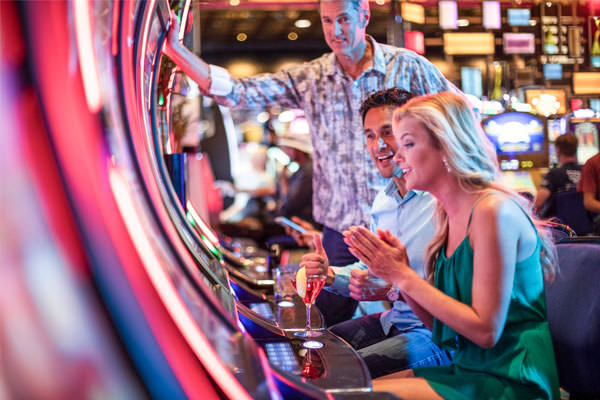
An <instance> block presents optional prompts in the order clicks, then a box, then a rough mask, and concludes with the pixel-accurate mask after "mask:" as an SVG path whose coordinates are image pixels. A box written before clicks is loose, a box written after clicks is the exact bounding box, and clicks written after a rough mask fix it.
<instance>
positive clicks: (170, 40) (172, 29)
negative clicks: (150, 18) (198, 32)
mask: <svg viewBox="0 0 600 400" xmlns="http://www.w3.org/2000/svg"><path fill="white" fill-rule="evenodd" d="M179 29H180V28H179V20H178V19H177V15H175V12H174V11H173V10H171V13H170V15H169V32H168V34H167V40H166V41H165V47H164V50H165V54H166V55H167V56H169V57H170V58H174V57H173V56H174V55H175V54H174V53H175V49H176V48H177V47H178V46H180V45H181V43H180V42H179Z"/></svg>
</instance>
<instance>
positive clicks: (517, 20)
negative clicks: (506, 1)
mask: <svg viewBox="0 0 600 400" xmlns="http://www.w3.org/2000/svg"><path fill="white" fill-rule="evenodd" d="M506 14H507V17H508V24H509V25H510V26H529V19H530V18H531V13H530V12H529V9H528V8H509V9H508V10H507V13H506Z"/></svg>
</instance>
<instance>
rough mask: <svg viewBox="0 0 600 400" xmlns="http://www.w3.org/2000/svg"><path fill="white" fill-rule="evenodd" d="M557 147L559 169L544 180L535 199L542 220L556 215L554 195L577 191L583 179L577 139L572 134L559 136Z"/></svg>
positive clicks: (548, 174)
mask: <svg viewBox="0 0 600 400" xmlns="http://www.w3.org/2000/svg"><path fill="white" fill-rule="evenodd" d="M554 145H555V146H556V158H557V159H558V165H559V167H557V168H552V169H551V170H550V171H549V172H548V173H547V174H546V175H545V176H544V179H543V180H542V183H541V184H540V188H539V189H538V191H537V195H536V197H535V202H534V207H535V209H536V210H537V214H538V215H539V216H540V217H542V218H549V217H553V216H554V215H556V210H555V205H554V202H553V195H555V194H556V193H558V192H564V191H568V190H571V191H575V190H577V185H578V184H579V179H580V178H581V165H579V164H578V163H577V138H576V137H575V135H573V134H572V133H567V134H564V135H561V136H559V137H558V138H557V139H556V142H555V143H554Z"/></svg>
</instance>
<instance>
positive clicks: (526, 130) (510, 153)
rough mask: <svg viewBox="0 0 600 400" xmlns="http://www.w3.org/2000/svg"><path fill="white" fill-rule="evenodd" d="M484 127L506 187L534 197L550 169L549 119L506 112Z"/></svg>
mask: <svg viewBox="0 0 600 400" xmlns="http://www.w3.org/2000/svg"><path fill="white" fill-rule="evenodd" d="M482 127H483V130H484V132H485V133H486V135H487V136H488V138H489V139H490V141H491V142H492V143H493V145H494V146H495V148H496V154H497V156H498V162H499V164H500V169H501V170H502V172H503V178H504V181H505V184H507V185H508V186H510V187H512V188H513V189H515V190H516V191H518V192H525V193H529V194H530V195H531V196H534V197H535V194H536V192H537V190H536V187H537V186H538V185H539V182H540V181H541V179H542V177H543V175H544V174H545V173H546V172H547V167H548V137H547V131H546V119H545V118H543V117H537V116H535V115H532V114H528V113H521V112H507V113H502V114H498V115H494V116H492V117H490V118H487V119H485V120H484V121H483V122H482Z"/></svg>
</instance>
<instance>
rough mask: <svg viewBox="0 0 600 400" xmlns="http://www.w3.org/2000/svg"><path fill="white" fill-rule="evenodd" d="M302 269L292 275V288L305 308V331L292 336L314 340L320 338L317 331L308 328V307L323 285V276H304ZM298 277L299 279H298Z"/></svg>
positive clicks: (319, 333)
mask: <svg viewBox="0 0 600 400" xmlns="http://www.w3.org/2000/svg"><path fill="white" fill-rule="evenodd" d="M304 271H305V270H304V268H299V269H298V272H296V273H295V274H292V278H291V281H292V286H293V287H294V289H296V292H297V293H298V295H299V296H300V298H301V299H302V301H303V302H304V305H305V306H306V330H304V331H301V332H295V333H294V336H297V337H302V338H314V337H318V336H321V335H322V333H321V332H319V331H313V330H312V329H311V327H310V307H311V306H312V305H313V303H314V302H315V300H316V298H317V296H318V295H319V293H320V292H321V289H323V286H324V285H325V276H320V275H317V276H306V273H305V272H304ZM299 277H300V279H298V278H299Z"/></svg>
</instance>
